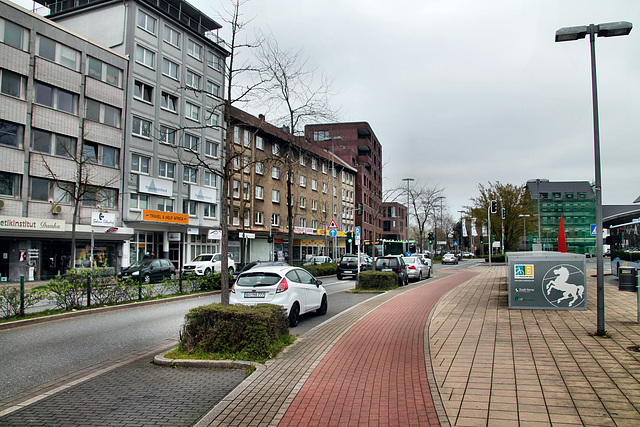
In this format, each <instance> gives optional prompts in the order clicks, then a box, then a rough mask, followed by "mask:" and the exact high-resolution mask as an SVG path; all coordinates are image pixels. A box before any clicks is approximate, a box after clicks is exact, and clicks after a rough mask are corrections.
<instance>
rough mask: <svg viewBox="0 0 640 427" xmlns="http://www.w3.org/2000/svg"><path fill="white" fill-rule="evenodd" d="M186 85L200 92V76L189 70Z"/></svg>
mask: <svg viewBox="0 0 640 427" xmlns="http://www.w3.org/2000/svg"><path fill="white" fill-rule="evenodd" d="M185 84H186V85H187V87H190V88H192V89H196V90H200V76H199V75H198V74H196V73H194V72H193V71H191V70H187V80H186V81H185Z"/></svg>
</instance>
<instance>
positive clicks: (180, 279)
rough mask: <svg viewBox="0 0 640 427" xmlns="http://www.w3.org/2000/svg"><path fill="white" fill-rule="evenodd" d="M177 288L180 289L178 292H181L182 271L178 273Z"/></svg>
mask: <svg viewBox="0 0 640 427" xmlns="http://www.w3.org/2000/svg"><path fill="white" fill-rule="evenodd" d="M178 288H179V290H180V293H182V271H181V272H180V273H178Z"/></svg>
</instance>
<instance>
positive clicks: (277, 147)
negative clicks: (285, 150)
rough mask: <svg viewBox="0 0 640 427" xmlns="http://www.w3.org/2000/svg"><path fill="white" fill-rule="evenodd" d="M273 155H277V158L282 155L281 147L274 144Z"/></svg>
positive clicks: (272, 147)
mask: <svg viewBox="0 0 640 427" xmlns="http://www.w3.org/2000/svg"><path fill="white" fill-rule="evenodd" d="M271 154H273V155H275V156H277V155H278V154H280V146H279V145H278V144H276V143H274V144H273V145H272V146H271Z"/></svg>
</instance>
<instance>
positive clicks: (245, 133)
mask: <svg viewBox="0 0 640 427" xmlns="http://www.w3.org/2000/svg"><path fill="white" fill-rule="evenodd" d="M242 136H243V140H244V146H245V147H246V148H249V147H251V134H250V133H249V131H248V130H247V129H245V130H244V131H243V132H242Z"/></svg>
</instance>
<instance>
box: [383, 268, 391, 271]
mask: <svg viewBox="0 0 640 427" xmlns="http://www.w3.org/2000/svg"><path fill="white" fill-rule="evenodd" d="M382 271H393V270H392V269H390V268H383V269H382Z"/></svg>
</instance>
